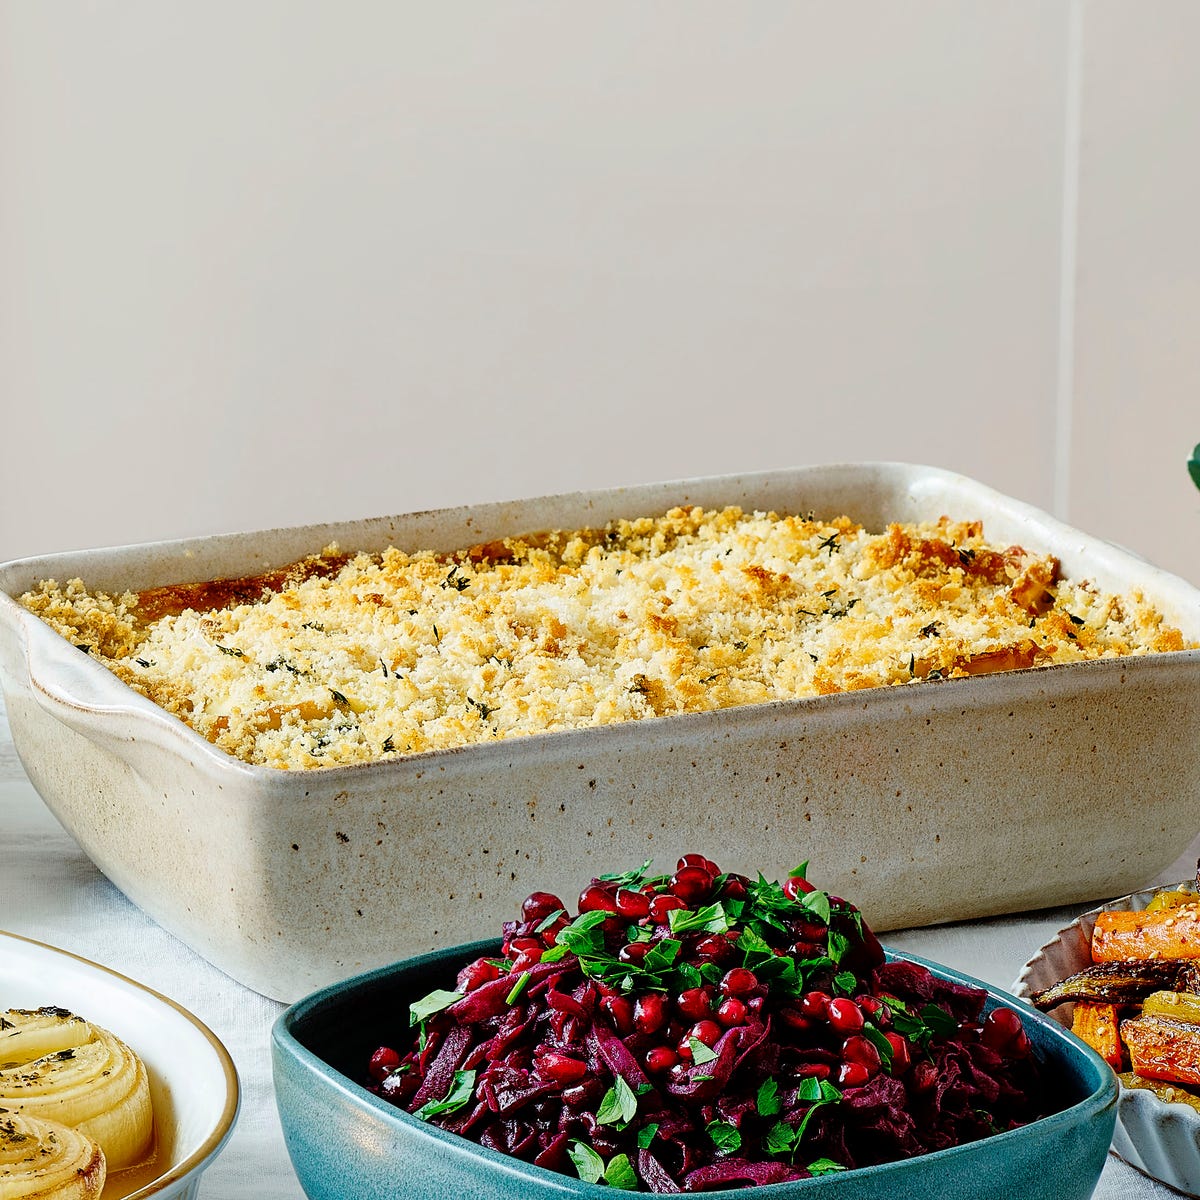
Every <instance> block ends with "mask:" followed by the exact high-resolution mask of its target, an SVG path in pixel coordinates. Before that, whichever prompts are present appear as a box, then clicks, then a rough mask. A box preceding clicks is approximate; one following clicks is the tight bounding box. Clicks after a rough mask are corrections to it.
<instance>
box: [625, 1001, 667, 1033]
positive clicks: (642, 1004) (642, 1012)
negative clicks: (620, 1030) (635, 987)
mask: <svg viewBox="0 0 1200 1200" xmlns="http://www.w3.org/2000/svg"><path fill="white" fill-rule="evenodd" d="M666 1023H667V1002H666V999H665V998H664V997H662V996H660V995H659V994H658V993H657V992H650V993H649V994H648V995H645V996H639V997H638V1000H637V1003H636V1004H635V1005H634V1006H633V1027H634V1028H635V1029H636V1030H637V1031H638V1033H657V1032H658V1031H659V1030H660V1029H661V1028H662V1027H663V1026H664V1025H665V1024H666Z"/></svg>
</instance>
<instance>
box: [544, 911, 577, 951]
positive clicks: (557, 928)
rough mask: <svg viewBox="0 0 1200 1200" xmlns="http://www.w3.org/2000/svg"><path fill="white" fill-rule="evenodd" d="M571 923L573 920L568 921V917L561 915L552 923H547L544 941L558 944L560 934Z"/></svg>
mask: <svg viewBox="0 0 1200 1200" xmlns="http://www.w3.org/2000/svg"><path fill="white" fill-rule="evenodd" d="M570 923H571V922H570V921H568V920H567V918H566V917H559V918H558V920H557V921H553V922H551V924H549V925H547V926H546V928H545V929H544V930H543V931H542V941H543V942H545V943H546V945H547V946H557V945H558V935H559V934H560V933H561V932H562V931H563V930H564V929H566V927H567V926H568V925H569V924H570Z"/></svg>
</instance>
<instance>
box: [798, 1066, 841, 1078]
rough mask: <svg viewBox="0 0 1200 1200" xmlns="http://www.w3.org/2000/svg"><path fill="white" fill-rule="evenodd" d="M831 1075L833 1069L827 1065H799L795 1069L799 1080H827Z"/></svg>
mask: <svg viewBox="0 0 1200 1200" xmlns="http://www.w3.org/2000/svg"><path fill="white" fill-rule="evenodd" d="M832 1074H833V1068H832V1067H830V1065H829V1064H828V1063H801V1064H800V1065H799V1066H798V1067H797V1068H796V1076H797V1078H799V1079H828V1078H829V1076H830V1075H832Z"/></svg>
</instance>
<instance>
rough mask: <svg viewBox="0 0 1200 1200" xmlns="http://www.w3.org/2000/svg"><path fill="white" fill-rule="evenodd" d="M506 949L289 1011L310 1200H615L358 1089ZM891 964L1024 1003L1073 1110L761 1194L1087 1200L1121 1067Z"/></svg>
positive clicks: (488, 948) (1036, 1018) (483, 949)
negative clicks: (471, 972)
mask: <svg viewBox="0 0 1200 1200" xmlns="http://www.w3.org/2000/svg"><path fill="white" fill-rule="evenodd" d="M498 949H499V943H498V942H495V941H486V942H477V943H474V944H473V945H469V946H459V947H455V948H453V949H449V950H440V951H437V952H435V953H433V954H424V955H421V956H420V957H418V958H412V959H408V960H406V961H404V962H401V963H397V964H395V965H393V966H389V967H383V968H380V969H379V970H375V971H371V972H369V973H367V974H365V975H358V976H356V977H354V978H352V979H349V980H346V981H345V982H343V983H339V984H335V985H333V986H332V987H327V988H324V989H322V990H321V991H319V992H315V993H314V994H313V995H311V996H308V997H307V998H305V999H303V1000H300V1001H298V1002H297V1003H296V1004H293V1005H292V1006H291V1007H290V1008H288V1009H287V1010H286V1011H285V1012H284V1013H283V1014H282V1015H281V1016H280V1018H279V1020H278V1021H277V1022H276V1024H275V1027H274V1029H273V1031H272V1047H271V1049H272V1060H273V1065H274V1076H275V1097H276V1102H277V1104H278V1106H279V1116H280V1120H281V1122H282V1125H283V1133H284V1137H285V1139H286V1141H287V1147H288V1152H289V1153H290V1155H291V1157H292V1163H293V1165H294V1167H295V1169H296V1174H297V1176H298V1177H299V1180H300V1184H301V1186H302V1187H303V1188H304V1191H305V1193H306V1194H307V1195H308V1196H309V1197H310V1200H447V1198H451V1200H456V1198H461V1200H465V1198H467V1197H470V1200H550V1198H551V1197H555V1198H558V1197H574V1198H581V1200H588V1198H595V1200H602V1198H604V1197H608V1200H612V1197H613V1195H614V1194H616V1193H614V1190H613V1189H612V1188H611V1187H606V1186H601V1185H598V1184H590V1183H584V1182H583V1181H581V1180H578V1179H571V1178H569V1177H568V1176H566V1175H562V1174H558V1173H557V1172H554V1171H547V1170H544V1169H542V1168H541V1167H535V1166H533V1165H531V1164H529V1163H525V1162H522V1161H520V1160H518V1159H514V1158H510V1157H508V1156H506V1155H503V1154H498V1153H496V1152H495V1151H492V1150H487V1149H484V1148H483V1147H482V1146H477V1145H476V1144H475V1143H474V1142H471V1141H468V1140H467V1139H465V1138H461V1137H458V1136H457V1135H455V1134H452V1133H448V1132H446V1131H445V1130H442V1129H439V1128H437V1127H436V1126H434V1125H428V1124H426V1123H425V1122H423V1121H419V1120H417V1118H416V1117H413V1116H410V1115H409V1114H408V1113H406V1112H403V1111H401V1110H400V1109H398V1108H396V1107H394V1106H393V1105H391V1104H389V1103H388V1102H387V1101H385V1100H382V1099H380V1098H379V1097H377V1096H374V1095H372V1094H371V1093H370V1092H368V1091H367V1090H366V1089H365V1088H364V1087H361V1086H360V1085H359V1084H358V1083H357V1082H355V1080H356V1078H358V1077H359V1076H360V1075H361V1072H362V1069H363V1066H364V1064H365V1063H366V1062H367V1060H368V1059H369V1058H370V1055H371V1052H372V1051H373V1050H374V1049H375V1047H376V1046H377V1045H378V1044H379V1031H380V1030H381V1029H385V1028H389V1027H393V1028H394V1026H395V1024H396V1020H397V1014H404V1013H406V1012H407V1010H408V1005H409V1004H410V1003H411V1002H412V1001H413V1000H416V999H418V998H420V997H421V996H423V995H425V994H426V993H428V992H430V991H432V990H433V989H434V988H437V987H447V986H449V985H450V984H452V982H453V980H454V977H455V975H456V973H457V971H458V968H459V967H460V966H462V965H463V964H464V963H467V962H470V961H471V960H472V959H475V958H478V957H479V956H480V955H482V954H495V953H497V952H498ZM889 957H890V958H893V959H896V958H902V959H905V960H907V961H911V962H916V963H920V964H921V965H922V966H926V967H928V968H929V969H930V970H931V971H933V973H934V974H935V975H938V976H940V977H941V978H943V979H949V980H953V981H955V982H957V983H967V984H970V985H972V986H974V987H982V988H984V989H985V990H986V991H987V992H988V1000H987V1005H986V1006H987V1007H988V1008H991V1007H994V1006H995V1005H996V1004H1004V1005H1008V1006H1010V1007H1014V1008H1018V1009H1020V1012H1021V1016H1022V1019H1023V1021H1024V1023H1025V1028H1026V1030H1027V1031H1028V1033H1029V1036H1030V1039H1031V1040H1032V1042H1033V1045H1034V1050H1035V1053H1036V1054H1038V1055H1039V1056H1040V1058H1041V1059H1042V1060H1043V1062H1044V1063H1045V1065H1046V1070H1047V1077H1048V1078H1049V1079H1050V1080H1052V1081H1053V1086H1054V1087H1055V1088H1056V1089H1057V1092H1058V1094H1057V1098H1056V1099H1057V1102H1058V1103H1059V1104H1061V1105H1062V1106H1063V1107H1062V1108H1061V1110H1060V1111H1058V1112H1056V1113H1054V1114H1053V1115H1051V1116H1048V1117H1044V1118H1043V1119H1042V1120H1040V1121H1036V1122H1034V1123H1032V1124H1030V1125H1026V1126H1024V1127H1023V1128H1021V1129H1016V1130H1011V1131H1008V1132H1006V1133H1001V1134H997V1135H996V1136H994V1137H990V1138H985V1139H984V1140H983V1141H978V1142H971V1143H969V1144H967V1145H963V1146H955V1147H953V1148H952V1149H949V1150H940V1151H937V1152H936V1153H933V1154H926V1155H922V1156H920V1157H917V1158H910V1159H905V1160H902V1161H900V1162H895V1163H887V1164H884V1165H881V1166H874V1167H863V1168H860V1169H858V1170H855V1171H848V1172H845V1173H844V1174H837V1175H826V1176H819V1177H816V1178H812V1179H804V1180H800V1181H797V1182H792V1183H777V1184H770V1185H767V1186H763V1187H758V1188H752V1189H749V1192H750V1193H751V1194H753V1195H755V1196H756V1197H757V1196H760V1195H761V1197H762V1200H792V1198H793V1197H794V1198H795V1200H895V1198H896V1197H897V1196H923V1197H930V1198H933V1197H937V1198H945V1200H953V1198H955V1197H962V1198H963V1200H967V1198H968V1197H969V1198H970V1200H1011V1197H1013V1196H1020V1197H1022V1198H1023V1200H1087V1197H1089V1196H1091V1194H1092V1191H1093V1190H1094V1188H1095V1186H1096V1182H1097V1180H1098V1179H1099V1177H1100V1172H1101V1170H1102V1168H1103V1166H1104V1159H1105V1156H1106V1154H1107V1153H1108V1147H1109V1142H1110V1141H1111V1139H1112V1134H1113V1124H1114V1121H1115V1119H1116V1102H1117V1082H1116V1078H1115V1076H1114V1075H1113V1073H1112V1071H1111V1070H1110V1069H1109V1068H1108V1065H1107V1064H1106V1063H1105V1062H1104V1061H1103V1060H1102V1059H1101V1058H1100V1057H1099V1056H1098V1055H1097V1054H1095V1053H1094V1052H1093V1051H1092V1050H1091V1049H1089V1048H1088V1047H1087V1046H1085V1045H1084V1044H1083V1042H1081V1041H1079V1040H1078V1039H1077V1038H1075V1037H1074V1036H1073V1035H1072V1034H1070V1033H1069V1032H1068V1031H1067V1030H1065V1029H1064V1028H1062V1026H1060V1025H1058V1024H1057V1023H1056V1022H1055V1021H1053V1020H1050V1019H1049V1018H1047V1017H1045V1016H1043V1015H1042V1014H1041V1013H1039V1012H1037V1011H1036V1010H1035V1009H1033V1008H1030V1007H1029V1006H1028V1005H1026V1004H1024V1003H1023V1002H1021V1001H1018V1000H1014V999H1013V997H1011V996H1009V995H1007V994H1006V993H1002V992H997V991H995V990H993V989H990V988H987V987H986V985H985V984H982V983H980V982H979V981H978V980H976V979H971V978H969V977H968V976H965V975H960V974H958V973H956V972H954V971H950V970H948V969H947V968H945V967H941V966H938V965H937V964H935V963H931V962H927V961H926V960H924V959H921V958H918V957H916V956H915V955H900V954H895V953H889ZM448 981H449V982H448ZM704 1194H705V1195H707V1196H710V1197H716V1198H718V1200H722V1198H723V1200H731V1198H732V1197H733V1196H735V1195H736V1196H739V1197H745V1196H746V1195H747V1189H735V1190H730V1189H722V1190H720V1191H715V1192H706V1193H704Z"/></svg>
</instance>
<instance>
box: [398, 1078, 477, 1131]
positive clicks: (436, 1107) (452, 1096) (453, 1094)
mask: <svg viewBox="0 0 1200 1200" xmlns="http://www.w3.org/2000/svg"><path fill="white" fill-rule="evenodd" d="M474 1094H475V1072H474V1071H455V1072H454V1078H453V1079H452V1080H451V1082H450V1090H449V1091H448V1092H447V1093H446V1098H445V1099H444V1100H427V1101H426V1102H425V1103H424V1104H422V1105H421V1107H420V1108H418V1109H417V1111H416V1112H415V1113H413V1116H414V1117H418V1118H419V1119H420V1120H422V1121H428V1120H429V1118H430V1117H436V1116H438V1115H439V1114H440V1113H448V1112H457V1111H458V1109H460V1108H462V1107H463V1106H464V1105H465V1104H468V1103H469V1102H470V1100H471V1097H472V1096H473V1095H474Z"/></svg>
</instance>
